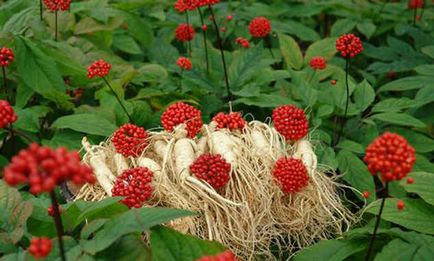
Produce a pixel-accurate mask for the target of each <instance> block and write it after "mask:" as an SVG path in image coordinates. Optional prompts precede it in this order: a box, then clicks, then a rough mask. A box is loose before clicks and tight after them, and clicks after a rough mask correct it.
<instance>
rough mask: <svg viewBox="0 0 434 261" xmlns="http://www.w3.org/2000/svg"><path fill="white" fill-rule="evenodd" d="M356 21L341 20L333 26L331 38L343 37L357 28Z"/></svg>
mask: <svg viewBox="0 0 434 261" xmlns="http://www.w3.org/2000/svg"><path fill="white" fill-rule="evenodd" d="M356 24H357V23H356V21H354V20H350V19H339V20H338V21H337V22H336V23H334V24H333V26H332V30H331V36H336V37H338V36H341V35H343V34H346V33H349V32H351V30H353V28H354V27H355V26H356Z"/></svg>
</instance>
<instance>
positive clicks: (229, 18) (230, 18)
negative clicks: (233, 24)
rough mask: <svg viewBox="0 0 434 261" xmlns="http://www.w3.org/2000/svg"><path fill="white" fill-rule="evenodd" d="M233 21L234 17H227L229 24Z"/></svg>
mask: <svg viewBox="0 0 434 261" xmlns="http://www.w3.org/2000/svg"><path fill="white" fill-rule="evenodd" d="M232 19H234V18H233V17H232V15H228V16H226V20H228V22H230V21H232Z"/></svg>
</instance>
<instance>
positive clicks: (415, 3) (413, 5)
mask: <svg viewBox="0 0 434 261" xmlns="http://www.w3.org/2000/svg"><path fill="white" fill-rule="evenodd" d="M423 5H424V0H410V2H409V3H408V8H410V9H418V8H423Z"/></svg>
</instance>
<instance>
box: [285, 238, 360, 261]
mask: <svg viewBox="0 0 434 261" xmlns="http://www.w3.org/2000/svg"><path fill="white" fill-rule="evenodd" d="M366 243H367V242H366V240H361V239H360V240H337V239H331V240H324V241H320V242H318V243H316V244H315V245H313V246H310V247H308V248H305V249H303V250H301V251H300V252H298V253H297V255H296V256H295V257H294V259H293V260H294V261H312V260H318V259H320V260H327V261H342V260H346V258H348V257H350V256H351V255H353V254H356V253H358V252H361V251H363V250H364V249H365V248H366Z"/></svg>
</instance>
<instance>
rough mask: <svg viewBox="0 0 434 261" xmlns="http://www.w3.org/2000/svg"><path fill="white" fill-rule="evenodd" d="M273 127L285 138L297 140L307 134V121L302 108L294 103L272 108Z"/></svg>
mask: <svg viewBox="0 0 434 261" xmlns="http://www.w3.org/2000/svg"><path fill="white" fill-rule="evenodd" d="M272 118H273V122H274V127H275V128H276V130H277V131H278V132H279V133H280V134H282V135H283V136H284V137H285V138H286V139H287V140H299V139H301V138H303V137H304V136H306V135H307V132H308V130H309V122H308V121H307V118H306V114H305V113H304V111H303V110H301V109H299V108H297V107H296V106H294V105H283V106H280V107H277V108H276V109H274V110H273V114H272Z"/></svg>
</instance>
